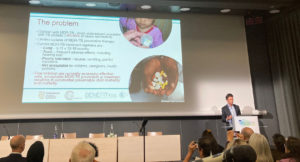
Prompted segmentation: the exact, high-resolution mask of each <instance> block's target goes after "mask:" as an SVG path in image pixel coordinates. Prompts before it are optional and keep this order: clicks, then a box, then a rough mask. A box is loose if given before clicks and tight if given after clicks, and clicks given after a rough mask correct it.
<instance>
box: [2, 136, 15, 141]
mask: <svg viewBox="0 0 300 162" xmlns="http://www.w3.org/2000/svg"><path fill="white" fill-rule="evenodd" d="M11 138H13V136H10V139H11ZM6 140H8V136H2V137H1V141H6Z"/></svg>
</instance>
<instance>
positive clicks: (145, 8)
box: [141, 5, 151, 10]
mask: <svg viewBox="0 0 300 162" xmlns="http://www.w3.org/2000/svg"><path fill="white" fill-rule="evenodd" d="M141 9H143V10H149V9H151V6H150V5H142V6H141Z"/></svg>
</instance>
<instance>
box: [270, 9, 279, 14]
mask: <svg viewBox="0 0 300 162" xmlns="http://www.w3.org/2000/svg"><path fill="white" fill-rule="evenodd" d="M269 13H270V14H278V13H280V10H278V9H272V10H270V11H269Z"/></svg>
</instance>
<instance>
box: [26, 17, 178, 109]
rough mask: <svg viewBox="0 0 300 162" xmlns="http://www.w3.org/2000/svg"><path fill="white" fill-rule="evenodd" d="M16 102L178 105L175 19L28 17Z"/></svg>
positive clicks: (176, 27)
mask: <svg viewBox="0 0 300 162" xmlns="http://www.w3.org/2000/svg"><path fill="white" fill-rule="evenodd" d="M22 102H23V103H73V102H74V103H86V102H184V84H183V73H182V49H181V29H180V20H177V19H151V18H132V17H103V16H86V15H70V14H49V13H36V12H34V13H33V12H32V13H30V19H29V31H28V42H27V53H26V65H25V76H24V86H23V96H22Z"/></svg>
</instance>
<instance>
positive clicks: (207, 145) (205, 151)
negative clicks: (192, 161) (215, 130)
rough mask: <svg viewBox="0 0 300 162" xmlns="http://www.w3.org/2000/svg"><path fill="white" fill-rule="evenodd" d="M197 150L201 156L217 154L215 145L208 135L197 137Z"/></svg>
mask: <svg viewBox="0 0 300 162" xmlns="http://www.w3.org/2000/svg"><path fill="white" fill-rule="evenodd" d="M198 151H199V155H200V157H201V158H204V157H208V156H210V155H214V154H217V153H218V151H217V146H216V144H215V142H214V141H213V140H212V138H210V137H201V138H199V139H198Z"/></svg>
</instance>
